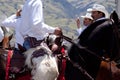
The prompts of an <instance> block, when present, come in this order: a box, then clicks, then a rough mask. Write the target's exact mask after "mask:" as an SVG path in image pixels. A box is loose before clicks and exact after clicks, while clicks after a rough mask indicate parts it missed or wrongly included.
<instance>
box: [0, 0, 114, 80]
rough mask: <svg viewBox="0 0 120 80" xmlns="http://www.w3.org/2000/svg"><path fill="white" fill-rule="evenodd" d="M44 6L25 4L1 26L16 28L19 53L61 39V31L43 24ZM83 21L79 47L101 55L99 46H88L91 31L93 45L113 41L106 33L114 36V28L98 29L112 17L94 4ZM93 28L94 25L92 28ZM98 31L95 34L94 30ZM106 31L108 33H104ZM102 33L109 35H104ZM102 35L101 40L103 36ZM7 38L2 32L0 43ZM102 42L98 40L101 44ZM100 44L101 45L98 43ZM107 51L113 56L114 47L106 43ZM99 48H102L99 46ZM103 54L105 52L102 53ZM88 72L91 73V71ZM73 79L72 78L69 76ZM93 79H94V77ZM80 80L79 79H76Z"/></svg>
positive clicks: (30, 0) (35, 2)
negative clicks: (51, 35)
mask: <svg viewBox="0 0 120 80" xmlns="http://www.w3.org/2000/svg"><path fill="white" fill-rule="evenodd" d="M43 14H44V13H43V4H42V1H41V0H26V2H25V4H24V6H23V8H22V9H20V10H18V11H17V13H16V14H14V15H12V16H10V17H8V18H6V19H5V20H4V21H3V22H2V23H1V26H3V27H13V28H14V30H15V39H16V40H15V48H16V49H18V50H19V49H20V46H23V48H25V49H26V50H28V49H30V48H33V47H36V46H38V45H39V44H40V43H41V42H42V41H43V40H44V38H45V36H46V34H47V33H55V34H56V35H59V33H60V35H62V29H61V28H58V27H52V26H49V25H47V24H45V22H44V18H43ZM81 17H82V18H83V21H82V23H83V26H82V27H81V24H80V19H77V20H76V25H77V32H78V33H79V36H78V39H80V40H81V41H80V44H81V45H83V46H87V47H89V49H91V50H93V51H94V52H96V53H99V52H98V51H100V50H101V49H100V50H99V49H98V50H97V48H96V50H95V49H92V48H95V45H96V43H95V42H91V43H92V44H91V43H88V42H86V41H87V40H86V39H87V38H88V36H89V35H90V32H92V31H91V30H93V31H95V33H97V36H96V35H94V34H93V35H91V37H90V38H91V39H92V40H93V41H94V40H96V39H101V38H103V37H102V36H103V34H104V36H105V35H107V37H109V38H110V37H111V35H108V33H107V31H106V30H109V31H111V32H109V34H112V28H111V27H109V24H105V25H104V27H106V28H108V29H106V28H104V27H103V28H101V30H100V29H99V25H101V24H103V23H104V22H105V21H107V19H108V18H109V14H108V12H107V10H106V8H105V7H104V6H103V5H100V4H94V5H93V7H92V8H89V9H87V11H86V14H85V15H84V16H81ZM93 24H94V25H93ZM93 28H94V29H96V30H94V29H93ZM104 29H105V30H104ZM102 31H106V32H105V33H102ZM100 35H101V36H100ZM3 38H4V34H3V31H2V30H1V28H0V42H1V41H2V40H3ZM98 41H99V40H98ZM99 44H100V43H99ZM105 44H106V45H105V47H104V49H105V50H106V51H107V52H108V53H111V48H112V46H111V45H110V46H107V44H109V42H108V43H105ZM98 47H100V46H98ZM56 48H57V45H54V46H52V47H51V49H52V50H53V51H54V50H55V49H56ZM101 53H102V52H101ZM88 72H89V70H88ZM70 77H71V76H70ZM93 77H94V76H93ZM66 80H75V79H73V78H72V77H71V79H70V78H69V79H66ZM76 80H77V79H76Z"/></svg>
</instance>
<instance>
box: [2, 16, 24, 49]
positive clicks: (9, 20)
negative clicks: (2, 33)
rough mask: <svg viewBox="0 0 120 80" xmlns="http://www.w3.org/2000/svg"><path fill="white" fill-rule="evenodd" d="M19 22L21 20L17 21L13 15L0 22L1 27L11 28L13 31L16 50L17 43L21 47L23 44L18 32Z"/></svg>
mask: <svg viewBox="0 0 120 80" xmlns="http://www.w3.org/2000/svg"><path fill="white" fill-rule="evenodd" d="M20 20H21V18H18V19H17V17H16V15H15V14H14V15H12V16H10V17H8V18H7V19H5V20H4V21H3V22H2V26H4V27H13V28H14V29H15V39H16V40H15V47H16V48H18V46H17V43H19V44H20V45H23V42H24V38H23V36H22V35H21V33H20V31H19V29H20V27H19V25H20Z"/></svg>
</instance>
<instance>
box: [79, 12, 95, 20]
mask: <svg viewBox="0 0 120 80" xmlns="http://www.w3.org/2000/svg"><path fill="white" fill-rule="evenodd" d="M81 17H82V18H89V19H91V20H93V18H92V16H91V13H86V15H85V16H81Z"/></svg>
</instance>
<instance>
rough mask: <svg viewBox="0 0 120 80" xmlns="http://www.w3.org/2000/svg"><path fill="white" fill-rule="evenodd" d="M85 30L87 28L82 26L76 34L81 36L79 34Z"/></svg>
mask: <svg viewBox="0 0 120 80" xmlns="http://www.w3.org/2000/svg"><path fill="white" fill-rule="evenodd" d="M85 28H87V26H83V27H80V28H78V29H77V32H78V34H79V35H81V33H82V32H83V31H84V30H85Z"/></svg>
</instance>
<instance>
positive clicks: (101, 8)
mask: <svg viewBox="0 0 120 80" xmlns="http://www.w3.org/2000/svg"><path fill="white" fill-rule="evenodd" d="M87 11H88V12H91V11H100V12H103V13H104V14H105V17H106V18H108V17H109V14H108V12H107V10H106V9H105V7H104V6H103V5H100V4H94V5H93V7H92V8H89V9H87Z"/></svg>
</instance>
